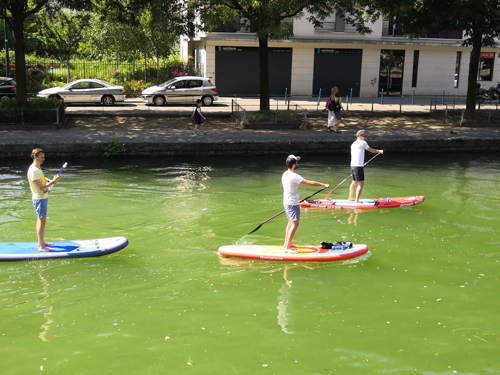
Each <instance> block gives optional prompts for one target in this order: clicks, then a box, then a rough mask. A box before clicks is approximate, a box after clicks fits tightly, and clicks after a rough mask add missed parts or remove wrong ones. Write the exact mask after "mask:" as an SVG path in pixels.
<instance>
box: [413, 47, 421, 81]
mask: <svg viewBox="0 0 500 375" xmlns="http://www.w3.org/2000/svg"><path fill="white" fill-rule="evenodd" d="M419 56H420V51H413V72H412V75H411V87H417V76H418V58H419Z"/></svg>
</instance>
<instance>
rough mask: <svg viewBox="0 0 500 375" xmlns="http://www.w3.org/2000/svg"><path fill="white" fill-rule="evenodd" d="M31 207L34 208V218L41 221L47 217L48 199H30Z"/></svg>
mask: <svg viewBox="0 0 500 375" xmlns="http://www.w3.org/2000/svg"><path fill="white" fill-rule="evenodd" d="M32 200H33V207H35V211H36V217H37V218H39V219H43V218H44V217H47V208H48V204H49V198H45V199H32Z"/></svg>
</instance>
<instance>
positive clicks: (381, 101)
mask: <svg viewBox="0 0 500 375" xmlns="http://www.w3.org/2000/svg"><path fill="white" fill-rule="evenodd" d="M380 104H384V89H382V96H381V97H380Z"/></svg>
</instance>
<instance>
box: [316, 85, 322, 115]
mask: <svg viewBox="0 0 500 375" xmlns="http://www.w3.org/2000/svg"><path fill="white" fill-rule="evenodd" d="M320 102H321V87H320V88H319V93H318V104H317V105H316V111H319V103H320Z"/></svg>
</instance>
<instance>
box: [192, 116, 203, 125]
mask: <svg viewBox="0 0 500 375" xmlns="http://www.w3.org/2000/svg"><path fill="white" fill-rule="evenodd" d="M194 123H195V124H197V125H200V124H203V119H202V118H201V117H195V118H194Z"/></svg>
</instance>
